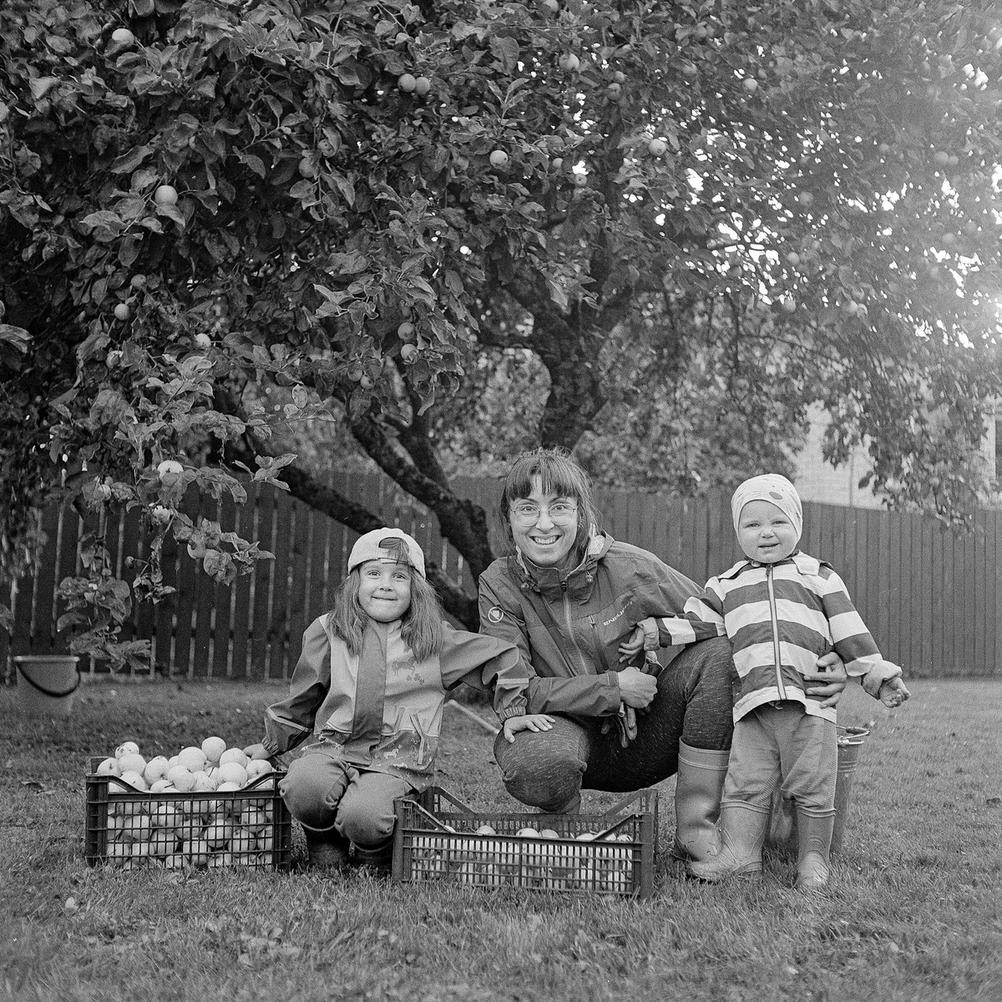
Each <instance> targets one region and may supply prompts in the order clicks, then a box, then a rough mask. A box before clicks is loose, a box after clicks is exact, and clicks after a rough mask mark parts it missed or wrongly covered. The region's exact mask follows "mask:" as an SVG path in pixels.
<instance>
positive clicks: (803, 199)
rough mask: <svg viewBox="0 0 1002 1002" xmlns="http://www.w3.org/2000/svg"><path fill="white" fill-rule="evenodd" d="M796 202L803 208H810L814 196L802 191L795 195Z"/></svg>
mask: <svg viewBox="0 0 1002 1002" xmlns="http://www.w3.org/2000/svg"><path fill="white" fill-rule="evenodd" d="M797 201H798V202H799V203H800V204H801V205H802V206H804V208H810V206H812V205H813V204H814V196H813V195H812V194H811V193H810V192H809V191H802V192H800V194H799V195H797Z"/></svg>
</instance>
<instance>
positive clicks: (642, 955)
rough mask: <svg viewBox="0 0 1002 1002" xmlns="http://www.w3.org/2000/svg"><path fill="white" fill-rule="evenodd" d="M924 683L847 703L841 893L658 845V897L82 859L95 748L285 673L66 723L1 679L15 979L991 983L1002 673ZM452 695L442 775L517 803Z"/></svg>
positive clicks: (181, 687) (81, 983)
mask: <svg viewBox="0 0 1002 1002" xmlns="http://www.w3.org/2000/svg"><path fill="white" fill-rule="evenodd" d="M909 684H910V685H911V686H912V692H913V697H912V700H911V701H910V702H909V703H908V704H907V705H906V706H905V707H904V708H903V709H901V710H899V711H897V712H896V713H895V714H894V715H891V714H890V713H888V712H887V711H885V710H883V709H882V708H881V707H880V706H879V704H877V703H876V702H875V701H873V700H871V699H870V698H869V697H867V696H865V695H862V694H861V693H860V692H859V691H858V690H850V692H849V693H848V694H847V697H846V698H845V699H844V701H843V706H842V708H841V710H840V721H841V722H842V723H844V724H862V723H866V722H867V721H869V720H871V719H872V720H874V721H875V727H874V730H873V733H872V734H871V736H870V737H869V738H868V739H867V742H866V745H865V747H864V749H863V755H862V757H861V761H860V764H859V768H858V771H857V773H856V776H855V783H854V788H853V794H852V804H851V808H850V814H849V821H848V825H847V829H846V836H845V838H846V845H845V848H844V851H843V853H842V854H841V855H840V856H839V857H837V859H836V862H835V865H834V874H833V886H832V887H831V888H830V889H829V890H828V891H827V892H825V893H824V894H822V895H817V896H814V897H810V896H805V895H803V894H800V893H798V892H796V891H794V890H793V889H792V884H791V874H790V860H789V859H788V858H781V857H775V856H770V857H769V858H768V859H767V864H766V874H765V878H764V879H763V880H762V881H761V882H758V883H745V882H739V883H732V884H730V885H724V886H715V887H711V886H704V885H700V884H698V883H693V882H690V881H687V880H685V879H684V878H683V877H682V876H681V874H680V873H679V872H678V871H677V870H676V869H675V868H674V866H673V864H671V863H670V862H668V861H667V860H666V857H665V855H664V852H663V851H662V852H661V853H660V854H659V867H658V877H657V890H656V894H655V896H654V897H653V898H652V899H649V900H647V901H642V902H636V901H627V900H621V899H614V900H608V899H606V898H588V897H584V896H561V895H547V894H544V893H538V892H528V891H517V890H512V889H507V888H506V889H499V890H493V891H491V890H486V889H484V890H480V889H474V888H462V887H456V886H426V885H420V886H417V887H414V886H408V885H393V884H390V883H387V882H385V881H382V880H380V879H378V878H373V877H371V876H369V875H367V874H352V875H350V876H349V877H347V878H343V879H341V880H331V879H326V878H320V877H317V876H314V875H311V874H309V873H308V872H306V873H293V874H276V873H271V872H262V871H254V872H249V871H244V872H241V871H239V870H209V871H205V872H193V873H188V872H180V871H170V872H168V871H159V872H158V871H148V872H147V871H140V872H135V871H133V872H123V871H114V870H111V869H108V868H103V867H102V868H88V867H87V866H86V865H85V864H84V862H83V859H82V851H83V849H82V847H83V786H84V784H83V776H84V773H85V770H86V762H87V758H88V757H89V756H91V755H102V756H103V755H106V754H109V753H111V752H112V750H113V749H114V748H115V746H116V745H117V744H119V743H121V742H122V741H123V740H126V739H129V738H131V739H133V740H135V741H137V742H138V743H139V745H140V748H141V750H142V751H143V752H144V753H147V754H155V753H166V754H167V755H171V754H174V753H175V752H177V751H178V750H180V748H181V747H183V746H184V745H187V744H191V743H198V742H199V741H200V740H201V739H202V738H203V737H205V736H206V735H209V734H220V735H222V736H223V737H225V738H226V739H227V740H228V741H229V742H230V743H232V744H237V745H243V744H249V743H250V742H251V741H254V740H257V739H258V738H259V736H260V719H261V708H262V707H263V705H264V704H266V703H267V702H269V701H271V700H273V699H274V698H275V697H276V696H277V695H278V694H279V693H282V692H284V689H285V687H284V684H282V683H257V684H245V683H236V682H234V683H225V682H217V683H194V682H191V683H189V682H180V683H178V682H177V681H158V682H148V683H129V682H110V681H100V682H88V683H85V684H84V686H83V687H82V688H81V690H80V692H79V693H78V696H77V705H76V709H75V711H74V715H73V717H72V718H71V719H70V720H68V721H59V722H56V721H52V720H45V719H41V718H22V717H19V715H18V714H17V712H16V701H15V693H14V690H13V689H11V688H3V689H0V721H2V727H0V763H2V764H3V771H2V773H0V792H2V799H0V845H2V847H3V854H4V859H3V871H2V875H0V998H3V999H7V998H10V999H15V1000H21V999H39V1000H45V1002H49V1000H52V999H60V1000H76V999H95V1000H103V1002H108V1000H118V999H128V1000H130V1002H133V1000H135V1002H144V1000H147V999H149V1000H154V999H155V1000H158V1002H168V1000H174V999H178V1000H199V1002H213V1000H216V999H225V1000H227V1002H242V1000H257V999H260V1000H265V1002H281V1000H285V999H296V1000H300V999H302V1000H312V999H316V1000H323V1002H341V1000H362V999H401V1000H426V999H427V1000H457V1002H458V1000H493V999H498V1000H513V1002H515V1000H537V999H556V1000H564V999H567V1000H570V999H575V1000H577V999H611V1000H616V1002H625V1000H630V1002H633V1000H646V999H651V1000H654V999H657V1000H659V1002H660V1000H666V1002H670V1000H673V999H676V998H678V999H684V1000H686V1002H702V1000H707V1002H710V1000H714V1002H716V1000H742V1002H743V1000H759V999H762V1000H768V1002H778V1000H785V999H791V1000H792V999H796V1000H819V1002H820V1000H828V1002H836V1000H842V999H845V1000H874V1002H876V1000H880V1002H888V1000H907V1002H925V1000H929V1002H942V1000H952V999H958V1000H960V999H963V1000H965V1002H966V1000H976V999H977V1000H980V999H984V1000H992V1002H997V1000H998V999H1002V913H1000V904H999V901H1000V869H1002V866H1000V864H1002V848H1000V846H1002V838H1000V834H1002V833H1000V822H1002V803H1000V797H1002V781H1000V779H999V768H1000V763H1002V755H1000V745H1002V738H1000V734H1002V728H1000V722H1002V682H999V681H985V682H974V681H929V680H926V681H916V682H914V683H912V682H910V683H909ZM446 714H447V718H446V725H447V733H446V737H445V739H444V742H443V745H444V747H443V752H442V754H441V757H440V782H441V785H442V786H444V787H445V788H447V789H448V790H450V791H452V792H454V793H455V794H456V795H457V796H458V797H459V798H460V799H461V800H463V801H465V802H466V803H470V804H472V805H475V806H478V807H480V806H482V807H492V806H493V807H496V808H498V809H501V810H518V806H517V805H516V804H515V803H514V801H512V800H510V799H509V798H508V797H507V795H506V794H505V793H504V792H503V791H502V790H501V789H500V786H499V784H498V782H497V779H496V768H495V766H494V765H493V762H492V759H491V743H490V739H489V737H488V736H487V735H486V734H484V732H482V731H481V730H479V729H478V728H477V727H476V725H475V724H472V723H471V722H470V721H469V720H467V719H466V718H465V717H463V716H462V715H461V714H459V713H456V712H454V711H452V710H449V709H447V710H446ZM671 791H672V782H671V781H669V782H667V783H665V784H663V787H662V789H661V791H660V792H661V824H662V830H661V832H660V833H659V846H660V848H661V849H662V850H663V849H664V848H665V845H666V844H667V842H668V840H669V839H670V837H671V832H672V826H673V813H672V807H671ZM592 802H593V803H595V802H597V801H592ZM587 804H588V800H587V799H586V809H587ZM70 899H72V900H70Z"/></svg>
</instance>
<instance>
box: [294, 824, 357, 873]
mask: <svg viewBox="0 0 1002 1002" xmlns="http://www.w3.org/2000/svg"><path fill="white" fill-rule="evenodd" d="M303 834H304V835H305V836H306V851H307V852H308V853H309V857H310V858H309V864H308V865H309V867H310V869H311V870H312V869H319V870H330V871H332V872H333V871H337V870H343V869H344V868H345V867H346V866H347V865H348V849H349V848H350V843H349V842H348V840H347V839H346V838H344V837H343V836H341V835H338V833H337V832H336V831H334V830H333V829H332V828H331V829H328V830H327V831H314V830H313V829H312V828H307V827H306V826H305V825H303Z"/></svg>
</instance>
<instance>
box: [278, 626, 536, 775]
mask: <svg viewBox="0 0 1002 1002" xmlns="http://www.w3.org/2000/svg"><path fill="white" fill-rule="evenodd" d="M443 632H444V640H443V644H442V650H441V652H440V653H439V654H438V655H437V656H435V657H432V658H429V659H428V660H425V661H417V660H416V659H415V657H414V655H413V654H412V653H411V651H410V649H409V648H408V647H407V646H406V645H405V644H404V641H403V637H402V636H401V630H400V624H399V622H396V623H391V624H389V628H388V630H387V632H386V636H385V639H386V664H385V673H386V682H385V692H384V698H383V721H382V732H381V734H380V735H379V736H378V737H377V738H375V739H370V738H364V737H360V736H359V735H356V734H353V723H354V721H355V719H356V717H355V710H356V690H357V680H358V667H359V658H358V657H357V656H356V655H353V654H351V653H349V651H348V648H347V647H346V646H345V643H344V641H343V640H341V639H340V638H339V637H336V636H335V635H334V633H333V632H332V631H331V628H330V615H329V614H326V615H324V616H321V617H320V618H319V619H316V620H314V621H313V623H311V624H310V626H309V627H308V628H307V630H306V632H305V633H304V634H303V646H302V652H301V653H300V656H299V661H298V662H297V663H296V667H295V670H294V671H293V674H292V680H291V683H290V686H289V695H288V697H286V698H285V699H283V700H281V701H280V702H278V703H274V704H272V705H271V706H269V707H268V709H267V711H266V713H265V738H264V741H263V744H264V747H265V749H266V750H267V751H268V753H269V755H280V754H282V753H283V752H286V751H289V750H290V749H291V748H295V747H296V746H297V745H299V744H301V743H302V742H303V741H305V740H306V739H307V738H308V737H310V735H311V734H315V735H316V738H317V740H318V742H319V743H320V744H322V745H323V747H324V749H325V751H327V752H328V753H332V754H334V755H335V757H336V758H338V759H340V760H341V761H343V762H344V763H345V764H346V765H349V766H353V767H355V768H357V769H361V770H371V771H374V772H384V773H389V774H391V775H394V776H398V777H400V778H401V779H405V780H407V781H408V782H409V783H411V785H412V786H414V787H415V788H416V789H418V790H421V789H423V788H425V787H426V786H427V785H428V784H429V783H430V782H431V780H432V777H433V772H434V765H435V754H436V752H437V750H438V741H439V734H440V732H441V729H442V711H443V706H444V704H445V698H446V693H447V692H448V691H449V690H450V689H454V688H455V687H456V686H457V685H459V683H460V682H466V683H467V684H468V685H471V686H473V687H474V688H476V689H478V690H481V691H484V690H490V689H491V688H493V690H494V707H495V711H496V712H497V713H498V716H499V717H501V719H502V720H504V719H507V718H508V717H511V716H519V715H521V714H524V713H525V712H526V711H525V688H526V682H527V679H526V677H525V674H526V673H525V670H524V669H523V668H522V666H521V659H520V657H519V653H518V651H517V650H516V648H515V647H514V645H512V644H507V643H503V642H502V641H499V640H496V639H494V638H493V637H486V636H481V635H480V634H477V633H470V632H469V631H467V630H456V629H453V628H452V627H451V626H449V625H448V624H447V623H444V624H443Z"/></svg>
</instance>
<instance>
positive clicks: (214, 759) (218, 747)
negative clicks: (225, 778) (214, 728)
mask: <svg viewBox="0 0 1002 1002" xmlns="http://www.w3.org/2000/svg"><path fill="white" fill-rule="evenodd" d="M224 751H226V742H225V741H224V740H223V739H222V738H220V737H217V736H216V735H215V734H213V735H211V736H210V737H207V738H205V740H204V741H202V754H204V755H205V760H206V762H211V763H212V764H213V765H216V764H217V763H218V762H219V757H220V755H222V754H223V752H224Z"/></svg>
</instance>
